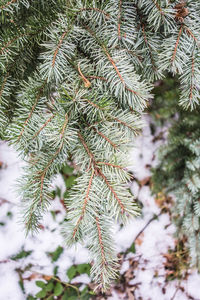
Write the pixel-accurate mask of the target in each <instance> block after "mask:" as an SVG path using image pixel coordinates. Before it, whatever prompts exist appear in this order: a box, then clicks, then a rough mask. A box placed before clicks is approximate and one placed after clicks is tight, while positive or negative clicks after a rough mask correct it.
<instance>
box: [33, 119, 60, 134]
mask: <svg viewBox="0 0 200 300" xmlns="http://www.w3.org/2000/svg"><path fill="white" fill-rule="evenodd" d="M54 117H55V114H54V115H52V116H51V117H50V118H49V119H48V120H46V122H45V123H44V124H43V125H42V126H41V127H40V129H39V130H38V131H37V132H36V133H35V134H34V136H33V139H34V138H36V137H37V136H38V135H39V134H40V132H41V131H42V130H43V129H44V128H45V127H46V126H47V125H48V123H49V122H51V121H52V120H53V118H54Z"/></svg>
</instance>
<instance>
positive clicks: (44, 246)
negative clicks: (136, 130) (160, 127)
mask: <svg viewBox="0 0 200 300" xmlns="http://www.w3.org/2000/svg"><path fill="white" fill-rule="evenodd" d="M146 122H147V124H148V117H146ZM153 138H154V137H153V136H152V135H151V132H150V128H149V126H146V127H145V128H144V131H143V135H141V136H140V137H138V138H137V139H136V143H135V147H134V149H133V150H132V153H131V161H132V166H131V167H130V170H131V171H132V172H133V174H134V176H135V178H136V179H137V181H134V182H133V184H132V185H131V190H132V192H133V194H134V195H135V197H136V198H137V199H138V200H139V201H140V202H141V203H142V204H143V209H142V216H141V217H140V218H136V219H135V220H132V221H131V222H130V223H129V224H128V225H127V226H125V227H123V228H121V229H120V228H119V227H118V226H116V228H118V229H117V230H116V234H115V238H116V242H117V251H118V252H124V251H126V249H127V248H129V247H130V246H131V245H132V243H133V241H134V240H135V238H136V237H137V235H138V233H139V232H140V231H141V230H142V229H143V228H144V227H145V226H146V225H147V223H148V222H149V221H150V223H149V224H148V226H147V227H146V229H145V230H144V231H143V232H142V234H141V235H139V236H138V238H137V239H136V240H135V245H136V253H135V254H133V253H129V254H128V255H125V256H124V258H125V259H124V262H123V263H122V267H121V271H120V273H121V274H126V275H125V276H128V275H127V274H128V272H129V271H130V268H131V266H132V265H133V264H135V266H136V267H134V268H133V267H132V268H133V269H134V272H132V273H131V275H130V274H129V275H130V280H129V288H130V290H129V291H128V295H129V296H128V298H127V296H125V293H119V291H117V290H116V289H115V288H114V287H113V290H112V296H111V297H109V298H108V299H110V300H120V299H130V300H133V299H136V300H140V299H141V300H158V299H159V300H171V299H175V300H179V299H180V300H185V299H190V298H189V296H192V297H193V299H195V300H199V299H200V289H199V286H200V276H199V275H198V274H197V272H196V271H192V270H191V275H190V276H189V277H188V280H187V281H183V282H178V281H170V282H168V283H167V284H166V281H165V268H164V263H165V258H164V256H163V254H165V253H167V252H168V249H169V248H171V249H173V247H174V238H173V233H174V231H175V228H174V226H173V225H172V224H171V223H170V218H169V214H168V213H162V214H160V208H159V207H158V206H157V204H156V202H155V200H154V197H153V196H152V194H151V191H150V189H149V186H148V185H145V184H144V185H142V186H139V184H138V181H142V180H144V179H146V178H148V177H149V176H150V175H151V173H150V166H154V165H155V163H156V161H155V159H154V153H155V150H156V149H157V147H158V146H159V145H160V143H161V141H157V142H153ZM0 162H2V163H3V165H2V167H1V169H0V224H1V225H2V226H0V244H1V247H0V287H1V296H0V300H1V299H2V300H4V299H6V300H24V299H26V296H25V294H23V292H22V290H21V289H20V287H19V284H18V281H19V276H18V274H17V272H16V269H17V268H21V269H24V268H25V266H27V265H28V264H32V267H31V269H30V270H29V271H27V272H26V273H25V274H26V276H27V277H28V276H30V275H31V274H32V273H33V272H35V274H37V273H42V274H46V275H51V274H53V269H54V267H55V266H58V274H57V275H58V276H59V278H60V279H61V280H63V281H67V276H66V270H67V268H69V267H70V266H71V265H72V264H79V263H84V262H88V260H89V257H88V251H87V249H85V248H83V247H82V246H78V247H77V248H76V249H75V248H71V249H65V250H64V251H63V253H62V254H61V256H60V257H59V259H58V260H57V261H56V262H54V263H52V262H51V258H50V257H49V256H48V255H47V252H49V251H51V252H53V251H54V250H55V249H56V248H57V247H58V246H60V245H61V246H63V247H64V244H63V239H62V236H61V234H60V231H59V223H60V222H62V220H63V218H64V215H65V210H64V207H63V205H62V203H61V202H60V201H59V199H58V198H56V199H55V200H54V201H53V202H52V205H51V207H50V209H49V211H51V210H54V211H55V210H56V211H57V214H56V215H55V216H54V217H53V215H52V213H51V212H49V213H47V214H46V215H45V218H44V221H43V223H42V225H43V230H41V231H40V233H39V234H38V235H36V236H34V237H32V236H28V237H27V238H25V234H24V231H23V226H22V224H20V223H19V211H20V209H19V207H18V206H19V199H18V197H17V196H16V193H15V191H14V184H15V181H16V179H17V178H19V176H20V174H22V166H23V163H22V162H21V160H20V159H19V158H18V157H17V154H16V152H15V151H14V150H13V149H12V147H9V146H8V145H7V143H5V142H1V143H0ZM54 186H59V188H60V189H61V192H62V193H64V190H65V187H64V182H63V180H62V177H61V176H59V175H58V176H57V177H56V179H55V181H54ZM155 215H157V216H158V217H157V218H155V219H153V220H152V218H153V217H154V216H155ZM4 223H5V224H4ZM22 249H24V250H25V251H29V250H30V251H32V253H31V254H30V255H29V256H27V257H26V258H22V259H20V260H18V261H13V260H10V257H11V256H13V255H16V254H17V253H19V252H20V251H21V250H22ZM77 280H78V278H76V281H77ZM89 280H90V279H89V278H88V277H87V276H85V278H83V276H81V277H80V281H81V282H85V283H88V282H89ZM179 285H180V286H181V287H183V288H182V289H178V287H179ZM135 287H137V288H135ZM131 288H132V291H134V297H135V298H134V297H133V296H132V294H131ZM25 290H26V293H27V294H28V293H32V294H35V293H36V292H37V291H38V290H39V288H37V287H36V286H35V284H34V281H33V280H32V281H28V280H27V281H26V282H25Z"/></svg>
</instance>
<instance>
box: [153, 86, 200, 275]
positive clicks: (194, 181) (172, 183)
mask: <svg viewBox="0 0 200 300" xmlns="http://www.w3.org/2000/svg"><path fill="white" fill-rule="evenodd" d="M166 86H167V87H168V88H169V86H170V87H171V88H172V86H171V84H170V82H167V84H165V87H166ZM175 95H176V88H174V89H171V90H170V91H166V92H165V93H164V95H163V96H164V97H163V98H165V97H166V96H169V97H170V98H171V100H169V102H168V103H170V104H169V106H168V111H167V112H168V114H169V113H170V112H171V116H170V117H171V120H172V117H173V121H172V124H171V125H172V126H171V128H170V130H169V133H168V137H167V143H165V144H164V145H163V146H161V148H160V149H159V161H160V163H159V164H158V166H157V167H156V168H155V169H154V170H153V177H152V182H153V191H154V192H155V193H159V192H161V191H162V192H165V193H167V194H171V195H172V196H173V197H174V199H175V203H174V206H173V210H172V215H173V220H174V223H175V224H176V227H177V236H178V237H179V238H181V237H183V236H186V237H187V240H188V246H189V249H190V256H191V263H192V265H195V266H196V267H197V268H198V269H200V221H199V220H200V218H199V217H200V205H199V197H200V175H199V169H200V151H199V149H200V127H199V121H200V114H199V109H198V110H196V111H193V112H189V113H188V112H186V111H184V110H182V109H181V108H180V107H178V106H177V103H176V97H174V96H175ZM161 100H162V101H163V100H164V99H162V96H159V97H158V98H157V97H156V98H155V103H154V106H156V104H157V105H158V107H157V108H158V111H159V112H160V114H159V118H160V119H162V120H163V121H164V124H165V123H166V121H167V120H168V117H169V116H168V115H166V113H165V108H164V107H162V106H163V105H164V104H163V103H161ZM175 112H176V115H175V114H174V113H175ZM159 121H160V120H159Z"/></svg>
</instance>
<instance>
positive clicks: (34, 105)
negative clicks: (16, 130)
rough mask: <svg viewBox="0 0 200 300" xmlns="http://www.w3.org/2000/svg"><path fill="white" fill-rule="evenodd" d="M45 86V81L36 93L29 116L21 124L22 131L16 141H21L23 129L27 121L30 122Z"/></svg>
mask: <svg viewBox="0 0 200 300" xmlns="http://www.w3.org/2000/svg"><path fill="white" fill-rule="evenodd" d="M45 84H46V81H45V82H44V84H43V85H42V87H41V88H40V89H39V92H38V94H37V96H36V99H35V102H34V104H33V106H32V108H31V111H30V113H29V115H28V117H27V119H26V121H25V122H24V124H23V126H22V129H21V131H20V134H19V136H18V138H17V141H19V140H20V139H21V137H22V135H23V133H24V130H25V127H26V125H27V124H28V122H29V120H30V118H31V116H32V114H33V112H34V110H35V108H36V106H37V104H38V101H39V99H40V97H41V95H42V93H43V89H44V86H45Z"/></svg>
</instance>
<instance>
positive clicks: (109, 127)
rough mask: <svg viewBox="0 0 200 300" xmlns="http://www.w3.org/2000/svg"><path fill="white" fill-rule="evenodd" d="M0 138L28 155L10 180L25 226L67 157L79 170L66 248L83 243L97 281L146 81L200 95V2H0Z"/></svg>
mask: <svg viewBox="0 0 200 300" xmlns="http://www.w3.org/2000/svg"><path fill="white" fill-rule="evenodd" d="M0 13H1V14H0V22H1V27H0V31H1V35H0V45H1V46H0V111H1V116H0V128H1V129H0V137H1V138H2V139H6V140H9V141H10V143H11V144H13V145H15V147H16V149H17V150H18V151H19V153H21V155H22V156H23V158H24V159H25V160H26V161H27V167H26V168H25V173H24V176H23V178H22V180H21V182H20V189H21V192H20V193H21V197H22V207H23V209H24V219H25V224H26V228H27V231H30V230H32V231H34V230H37V229H38V225H39V224H40V222H41V218H42V215H43V213H44V212H45V211H46V210H47V209H48V205H49V202H50V199H51V193H50V191H49V185H50V183H51V181H52V178H53V176H54V175H55V174H56V173H58V172H59V170H60V169H61V168H62V166H63V165H64V164H65V163H66V161H67V159H68V157H69V156H70V157H72V158H73V160H74V161H75V163H76V164H77V166H78V167H79V168H80V172H81V173H82V175H81V177H79V178H78V180H77V183H76V185H75V186H74V188H73V190H72V192H71V195H70V198H69V199H68V200H66V205H67V220H68V221H67V222H66V224H65V228H64V229H63V231H64V235H65V236H66V239H67V243H68V245H71V244H72V243H74V242H76V241H81V240H84V241H86V243H87V244H88V245H89V249H90V251H91V254H92V257H93V258H94V265H93V268H92V276H93V278H94V279H95V281H96V282H97V283H98V284H99V286H101V287H102V288H103V289H104V288H106V287H107V286H108V285H109V284H110V280H111V279H112V278H114V277H115V276H116V271H117V259H116V254H115V251H114V249H113V248H114V246H113V244H114V243H113V241H112V224H113V222H114V221H120V222H123V223H125V222H126V221H127V220H128V219H129V216H131V215H132V216H135V215H137V214H138V208H137V206H136V204H135V202H134V200H133V199H132V196H131V195H130V193H129V191H128V190H127V189H126V188H125V186H126V183H127V182H128V181H129V174H128V172H127V169H126V166H127V151H128V149H129V146H130V144H131V141H132V139H133V137H134V136H135V135H137V134H138V132H139V130H140V128H141V120H140V115H141V113H142V111H143V109H144V108H145V107H146V105H147V101H148V100H149V99H151V98H152V95H151V89H152V82H154V80H156V79H159V78H162V77H163V76H164V75H165V72H166V71H170V72H172V73H173V75H175V74H178V75H179V78H180V88H181V95H180V103H181V104H182V105H183V106H184V107H186V108H191V109H193V108H195V107H196V106H197V104H198V102H199V86H198V81H199V79H200V66H199V43H200V40H199V26H200V25H199V24H200V23H199V19H200V4H199V3H198V1H195V0H191V1H187V3H185V2H179V1H168V0H160V1H154V0H145V1H144V0H132V1H125V0H119V1H117V0H101V1H95V0H85V1H84V0H82V1H81V0H78V1H73V0H71V1H64V0H57V1H54V0H41V1H33V0H10V1H8V0H4V1H1V4H0Z"/></svg>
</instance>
